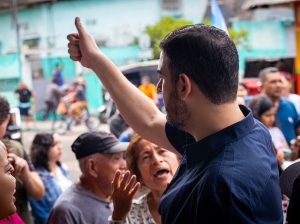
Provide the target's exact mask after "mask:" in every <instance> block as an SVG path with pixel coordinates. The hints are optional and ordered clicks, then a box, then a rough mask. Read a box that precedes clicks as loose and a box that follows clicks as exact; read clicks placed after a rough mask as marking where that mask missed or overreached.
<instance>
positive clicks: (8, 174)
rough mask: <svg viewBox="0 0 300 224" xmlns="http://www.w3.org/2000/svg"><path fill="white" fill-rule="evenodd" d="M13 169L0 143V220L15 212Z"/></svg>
mask: <svg viewBox="0 0 300 224" xmlns="http://www.w3.org/2000/svg"><path fill="white" fill-rule="evenodd" d="M13 172H14V168H13V167H12V165H11V164H10V163H9V162H8V160H7V153H6V149H5V146H4V145H3V143H2V142H1V143H0V186H1V187H0V202H1V203H0V219H2V218H5V217H7V216H9V215H10V214H12V213H14V212H16V207H15V205H14V201H15V198H14V193H15V188H16V180H15V178H14V177H13V176H12V173H13Z"/></svg>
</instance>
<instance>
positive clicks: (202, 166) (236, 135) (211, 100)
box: [68, 18, 282, 223]
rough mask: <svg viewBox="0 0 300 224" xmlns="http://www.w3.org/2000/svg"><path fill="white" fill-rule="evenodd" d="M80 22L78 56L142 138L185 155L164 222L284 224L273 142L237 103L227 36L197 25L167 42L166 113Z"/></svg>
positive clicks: (162, 67)
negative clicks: (101, 48) (112, 60)
mask: <svg viewBox="0 0 300 224" xmlns="http://www.w3.org/2000/svg"><path fill="white" fill-rule="evenodd" d="M75 25H76V28H77V30H78V33H73V34H70V35H68V40H69V44H68V48H69V54H70V57H71V59H73V60H74V61H80V62H81V64H82V65H83V66H85V67H88V68H91V69H92V70H93V71H94V72H95V73H96V74H97V75H98V77H99V78H100V79H101V81H102V83H103V84H104V86H105V87H106V89H107V90H108V91H109V93H110V94H111V96H112V97H113V99H114V101H115V102H116V104H117V106H118V109H119V110H120V112H121V113H122V116H123V117H124V118H125V119H126V121H127V123H128V124H129V125H130V126H131V127H133V129H134V130H135V131H136V132H137V133H139V134H140V135H142V136H143V137H144V138H146V139H148V140H150V141H152V142H154V143H156V144H157V145H159V146H161V147H164V148H167V149H170V150H172V151H175V152H177V153H180V154H181V155H182V156H183V159H182V161H181V164H180V166H179V168H178V170H177V173H176V174H175V176H174V178H173V180H172V181H171V183H170V185H169V186H168V188H167V189H166V191H165V193H164V195H163V196H162V198H161V202H160V208H159V211H160V214H161V217H162V223H200V222H201V223H282V209H281V194H280V188H279V184H278V170H277V163H276V159H275V155H274V151H273V147H272V142H271V137H270V135H269V133H268V130H266V129H265V128H264V127H263V125H262V124H261V123H259V122H258V121H256V120H255V119H254V118H253V116H252V114H251V112H250V111H249V110H248V109H247V108H246V107H243V106H241V107H239V106H238V103H237V102H236V93H237V86H238V54H237V50H236V47H235V46H234V43H233V41H232V40H231V39H230V38H229V37H228V36H227V34H226V33H225V32H223V31H221V30H219V29H217V28H215V27H212V26H206V25H190V26H186V27H182V28H179V29H177V30H175V31H173V32H171V33H169V34H168V35H167V36H166V37H165V38H164V39H163V40H162V42H161V44H160V47H161V49H162V53H161V56H160V63H159V66H158V72H159V74H160V81H159V83H158V88H159V89H160V90H161V91H162V94H163V98H164V103H165V106H166V110H167V116H165V115H164V114H162V113H161V112H160V111H159V110H158V109H157V108H156V106H155V105H154V103H153V102H152V100H151V99H149V98H148V97H147V96H145V95H144V94H143V93H141V92H140V91H139V90H138V89H137V88H135V87H134V86H133V85H132V84H131V83H130V82H129V81H128V80H127V79H126V78H125V77H124V76H123V75H122V73H121V72H120V71H119V70H118V69H117V67H116V66H115V65H114V64H113V63H112V62H111V61H110V60H109V59H108V58H107V57H106V56H105V55H104V54H103V53H102V52H101V51H99V49H98V47H97V45H96V43H95V40H94V39H93V38H92V37H91V36H90V35H89V34H88V33H87V31H86V30H85V28H84V27H83V26H82V24H81V23H80V19H79V18H76V20H75Z"/></svg>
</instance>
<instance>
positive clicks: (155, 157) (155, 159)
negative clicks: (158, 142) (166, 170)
mask: <svg viewBox="0 0 300 224" xmlns="http://www.w3.org/2000/svg"><path fill="white" fill-rule="evenodd" d="M162 161H163V159H162V156H161V155H159V154H158V153H156V152H155V153H153V156H152V163H153V164H159V163H161V162H162Z"/></svg>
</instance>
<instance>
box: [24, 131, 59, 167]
mask: <svg viewBox="0 0 300 224" xmlns="http://www.w3.org/2000/svg"><path fill="white" fill-rule="evenodd" d="M53 144H54V138H53V134H50V133H38V134H36V135H35V137H34V139H33V142H32V145H31V149H30V157H31V160H32V163H33V165H34V166H35V167H36V168H44V169H46V170H48V171H50V169H49V166H48V162H49V156H48V152H49V150H50V148H51V147H52V146H53Z"/></svg>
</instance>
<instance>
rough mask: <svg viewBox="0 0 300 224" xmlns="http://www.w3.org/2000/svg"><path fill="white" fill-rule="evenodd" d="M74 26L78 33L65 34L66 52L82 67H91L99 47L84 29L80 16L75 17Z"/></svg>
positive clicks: (98, 52)
mask: <svg viewBox="0 0 300 224" xmlns="http://www.w3.org/2000/svg"><path fill="white" fill-rule="evenodd" d="M75 26H76V28H77V31H78V33H72V34H69V35H68V36H67V39H68V40H69V43H68V53H69V55H70V58H71V59H72V60H73V61H79V62H80V63H81V64H82V65H83V66H84V67H87V68H91V69H92V67H93V63H92V62H93V61H94V60H93V59H94V57H96V56H97V55H99V54H100V51H99V48H98V47H97V44H96V42H95V40H94V38H93V37H92V36H91V35H90V34H89V33H88V32H87V31H86V30H85V28H84V27H83V26H82V24H81V22H80V18H79V17H76V18H75Z"/></svg>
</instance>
